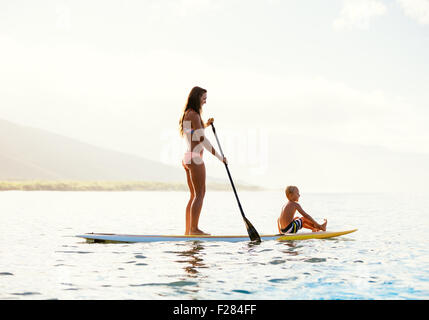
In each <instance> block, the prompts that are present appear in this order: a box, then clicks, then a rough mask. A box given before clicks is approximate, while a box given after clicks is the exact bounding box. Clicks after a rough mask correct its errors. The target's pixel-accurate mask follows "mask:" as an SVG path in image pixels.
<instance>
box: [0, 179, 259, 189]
mask: <svg viewBox="0 0 429 320" xmlns="http://www.w3.org/2000/svg"><path fill="white" fill-rule="evenodd" d="M236 188H237V189H240V190H247V191H261V190H263V188H260V187H258V186H248V185H237V186H236ZM10 190H20V191H187V190H188V185H187V184H184V183H180V182H177V183H171V182H153V181H46V180H29V181H0V191H10ZM207 190H214V191H228V190H232V187H231V185H228V184H221V183H207Z"/></svg>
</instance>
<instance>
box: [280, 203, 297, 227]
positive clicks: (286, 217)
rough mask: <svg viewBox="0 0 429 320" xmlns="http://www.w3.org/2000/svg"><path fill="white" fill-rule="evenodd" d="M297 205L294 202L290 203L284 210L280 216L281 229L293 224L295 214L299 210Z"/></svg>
mask: <svg viewBox="0 0 429 320" xmlns="http://www.w3.org/2000/svg"><path fill="white" fill-rule="evenodd" d="M297 209H298V208H297V203H296V202H293V201H288V202H287V203H286V204H285V205H284V206H283V208H282V212H281V214H280V218H279V223H280V227H281V228H282V229H283V228H285V227H286V226H287V225H289V223H291V222H292V220H293V218H294V217H295V212H296V210H297Z"/></svg>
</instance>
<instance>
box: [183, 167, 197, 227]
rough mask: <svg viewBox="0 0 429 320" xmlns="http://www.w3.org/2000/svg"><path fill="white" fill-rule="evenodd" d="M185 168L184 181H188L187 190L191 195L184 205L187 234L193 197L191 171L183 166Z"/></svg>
mask: <svg viewBox="0 0 429 320" xmlns="http://www.w3.org/2000/svg"><path fill="white" fill-rule="evenodd" d="M183 167H184V168H185V170H186V181H187V183H188V187H189V192H190V193H191V197H190V198H189V201H188V205H187V206H186V230H185V235H188V234H189V230H190V229H191V205H192V202H193V201H194V198H195V191H194V186H193V185H192V181H191V171H190V170H189V169H188V168H186V167H185V166H183Z"/></svg>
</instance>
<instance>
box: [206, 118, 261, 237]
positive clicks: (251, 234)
mask: <svg viewBox="0 0 429 320" xmlns="http://www.w3.org/2000/svg"><path fill="white" fill-rule="evenodd" d="M211 126H212V129H213V133H214V135H215V137H216V141H217V145H218V146H219V150H220V154H221V155H222V158H224V155H223V151H222V147H221V146H220V143H219V139H218V137H217V134H216V129H215V127H214V125H213V123H211ZM224 165H225V168H226V172H227V173H228V177H229V181H231V185H232V190H234V194H235V198H236V199H237V202H238V207H239V208H240V212H241V216H242V217H243V220H244V223H245V224H246V229H247V233H248V234H249V238H250V240H251V241H258V242H261V237H260V236H259V234H258V231H256V229H255V227H254V226H253V225H252V224H251V223H250V221H249V220H247V218H246V217H245V215H244V212H243V208H242V207H241V203H240V200H239V199H238V195H237V191H236V190H235V186H234V182H233V181H232V178H231V173H230V172H229V169H228V165H227V164H226V163H224Z"/></svg>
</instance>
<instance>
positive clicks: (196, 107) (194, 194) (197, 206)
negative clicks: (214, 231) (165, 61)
mask: <svg viewBox="0 0 429 320" xmlns="http://www.w3.org/2000/svg"><path fill="white" fill-rule="evenodd" d="M206 100H207V90H205V89H203V88H200V87H194V88H192V90H191V92H190V93H189V96H188V101H187V103H186V106H185V108H184V109H183V114H182V117H181V118H180V121H179V126H180V135H181V136H182V137H183V136H184V137H185V139H186V142H187V151H186V152H185V155H184V157H183V160H182V165H183V168H185V170H186V179H187V181H188V186H189V191H190V192H191V197H190V199H189V202H188V205H187V206H186V230H185V235H194V234H196V235H201V234H203V235H208V233H205V232H203V231H201V230H200V229H198V220H199V218H200V213H201V208H202V206H203V200H204V195H205V193H206V167H205V165H204V161H203V151H204V148H206V149H207V150H208V151H210V152H211V153H212V154H213V155H214V156H216V157H217V158H218V159H219V160H220V161H222V162H223V163H225V164H228V162H227V160H226V158H225V157H222V156H221V155H220V154H219V153H218V152H217V151H216V150H215V149H214V148H213V146H212V145H211V144H210V141H209V140H208V139H207V138H206V137H205V135H204V128H206V127H208V126H210V124H212V123H213V121H214V119H213V118H210V119H209V120H208V121H207V123H206V124H205V125H204V123H203V121H202V120H201V113H202V107H203V105H204V104H205V103H206Z"/></svg>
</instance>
